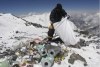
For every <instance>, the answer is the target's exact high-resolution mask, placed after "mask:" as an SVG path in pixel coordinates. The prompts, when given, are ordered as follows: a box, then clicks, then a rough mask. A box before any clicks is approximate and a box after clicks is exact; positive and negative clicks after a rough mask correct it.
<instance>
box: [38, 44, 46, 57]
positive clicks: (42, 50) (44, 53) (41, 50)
mask: <svg viewBox="0 0 100 67" xmlns="http://www.w3.org/2000/svg"><path fill="white" fill-rule="evenodd" d="M37 50H38V52H39V54H40V55H41V56H45V55H47V49H45V47H44V46H43V45H38V46H37Z"/></svg>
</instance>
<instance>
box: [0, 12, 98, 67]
mask: <svg viewBox="0 0 100 67" xmlns="http://www.w3.org/2000/svg"><path fill="white" fill-rule="evenodd" d="M0 15H1V16H0V45H2V44H4V45H5V46H7V47H11V48H13V47H12V45H15V44H17V43H18V42H20V41H24V40H27V39H34V38H40V39H43V38H45V37H47V31H48V29H47V28H36V27H34V26H25V22H26V21H24V20H22V19H21V18H17V17H15V16H13V15H12V14H10V13H8V14H2V13H1V14H0ZM23 19H25V20H27V21H30V22H33V23H38V24H41V25H43V26H47V27H49V25H50V21H49V13H44V14H41V15H31V16H27V17H24V18H23ZM71 24H72V22H71ZM72 26H74V27H75V25H74V24H72ZM16 31H19V33H16ZM76 35H78V33H76ZM15 37H20V38H21V39H20V40H17V39H16V38H15ZM78 38H82V39H85V40H86V41H90V40H93V38H91V39H88V38H87V37H86V38H84V37H83V35H80V36H79V37H78ZM96 46H97V45H96V44H95V43H90V44H89V46H86V47H82V48H81V49H77V48H69V47H67V49H68V50H70V52H69V53H68V56H67V57H66V58H65V60H63V61H62V62H61V65H58V64H56V63H55V64H54V65H53V66H52V67H69V65H70V66H71V67H84V65H83V62H81V61H75V63H74V64H73V65H72V64H70V63H68V59H69V57H70V55H71V54H72V53H77V54H79V55H81V56H82V57H84V58H85V59H86V61H87V64H88V66H86V67H100V64H99V63H100V54H98V53H97V52H100V49H96ZM63 47H64V45H63ZM4 50H5V49H4V48H3V50H2V51H4ZM2 51H0V52H2ZM89 57H90V58H91V59H89ZM3 60H4V59H3ZM0 62H2V59H0ZM34 67H42V66H41V64H35V65H34Z"/></svg>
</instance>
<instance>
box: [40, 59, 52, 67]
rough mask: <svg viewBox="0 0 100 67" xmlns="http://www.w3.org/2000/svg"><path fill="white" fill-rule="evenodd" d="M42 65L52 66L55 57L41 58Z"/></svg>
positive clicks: (44, 66) (43, 66)
mask: <svg viewBox="0 0 100 67" xmlns="http://www.w3.org/2000/svg"><path fill="white" fill-rule="evenodd" d="M41 64H42V67H52V65H53V64H54V58H53V57H46V58H44V57H42V60H41Z"/></svg>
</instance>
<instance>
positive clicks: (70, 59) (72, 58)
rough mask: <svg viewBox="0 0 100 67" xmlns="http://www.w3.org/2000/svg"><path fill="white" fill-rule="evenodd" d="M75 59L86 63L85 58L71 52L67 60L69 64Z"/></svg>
mask: <svg viewBox="0 0 100 67" xmlns="http://www.w3.org/2000/svg"><path fill="white" fill-rule="evenodd" d="M76 60H80V61H82V62H84V63H86V60H85V59H84V58H83V57H82V56H80V55H79V54H75V53H73V54H72V55H71V56H70V58H69V59H68V62H69V63H71V64H74V61H76Z"/></svg>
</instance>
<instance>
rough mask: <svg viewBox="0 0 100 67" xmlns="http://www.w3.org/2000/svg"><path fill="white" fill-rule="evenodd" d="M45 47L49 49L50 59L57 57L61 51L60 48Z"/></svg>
mask: <svg viewBox="0 0 100 67" xmlns="http://www.w3.org/2000/svg"><path fill="white" fill-rule="evenodd" d="M45 47H46V49H48V56H50V57H55V56H56V55H57V54H58V53H59V52H60V51H61V48H60V47H59V46H52V45H46V46H45Z"/></svg>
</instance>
